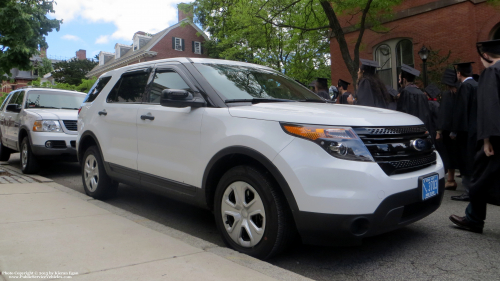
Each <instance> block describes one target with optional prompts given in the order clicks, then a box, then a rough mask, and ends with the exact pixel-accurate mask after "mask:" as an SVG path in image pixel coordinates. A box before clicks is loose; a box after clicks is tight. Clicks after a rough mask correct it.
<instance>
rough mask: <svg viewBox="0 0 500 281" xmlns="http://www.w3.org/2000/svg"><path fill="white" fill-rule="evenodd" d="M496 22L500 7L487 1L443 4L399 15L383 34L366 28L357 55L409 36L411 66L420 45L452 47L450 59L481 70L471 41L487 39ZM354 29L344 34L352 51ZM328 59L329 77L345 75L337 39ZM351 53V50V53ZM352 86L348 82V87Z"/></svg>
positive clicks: (419, 0) (416, 1) (418, 1)
mask: <svg viewBox="0 0 500 281" xmlns="http://www.w3.org/2000/svg"><path fill="white" fill-rule="evenodd" d="M431 2H436V1H435V0H434V1H431V0H407V1H405V2H403V4H402V5H401V6H399V7H397V8H396V9H395V10H396V11H398V10H402V9H407V8H410V7H415V6H419V5H422V4H428V3H431ZM499 23H500V11H499V10H497V9H495V8H493V7H492V6H490V5H489V4H487V3H484V2H483V3H479V4H473V3H472V2H470V1H467V2H462V3H459V4H454V5H451V6H447V7H445V8H441V9H437V10H433V11H430V12H426V13H422V14H418V15H415V16H412V17H407V18H403V19H399V20H396V21H393V22H389V23H386V24H385V25H384V26H386V27H387V28H389V30H390V31H389V32H388V33H387V34H378V33H375V32H373V31H370V30H368V31H366V32H365V35H364V37H363V44H362V48H361V49H360V57H361V58H365V59H374V54H373V48H374V47H375V46H377V45H378V44H380V43H382V42H384V41H387V40H390V39H395V38H410V39H412V41H413V49H414V61H415V68H417V69H419V70H421V63H422V61H421V60H420V57H419V56H418V51H419V50H420V49H421V47H422V45H425V46H427V47H432V48H433V49H434V50H441V54H447V53H448V51H449V50H451V51H452V55H451V58H450V60H451V61H453V60H455V59H460V60H461V61H474V62H476V63H475V64H474V65H473V67H474V72H475V73H480V72H481V71H482V70H483V67H482V64H481V63H480V59H479V56H478V55H477V52H476V47H475V43H476V42H477V41H484V40H489V37H490V36H491V32H492V30H493V29H494V28H495V27H496V26H497V25H498V24H499ZM357 36H358V32H352V33H348V34H346V40H347V42H348V44H349V45H350V46H349V48H350V50H351V52H353V49H354V44H355V42H356V40H357ZM330 51H331V54H332V56H331V62H332V79H333V80H332V81H337V80H338V79H339V78H342V79H344V80H345V79H349V80H348V81H350V80H351V79H350V77H351V76H350V74H349V72H348V71H347V68H346V66H345V63H344V61H343V59H342V56H341V54H340V51H339V47H338V43H337V41H336V40H335V39H332V40H331V44H330ZM351 55H352V56H353V54H352V53H351ZM350 90H352V86H351V89H350Z"/></svg>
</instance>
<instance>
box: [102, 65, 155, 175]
mask: <svg viewBox="0 0 500 281" xmlns="http://www.w3.org/2000/svg"><path fill="white" fill-rule="evenodd" d="M150 73H151V71H150V70H149V69H146V68H141V69H134V70H132V71H129V72H126V73H123V74H122V75H121V77H120V79H119V80H118V81H117V82H116V84H115V85H114V87H113V88H112V90H111V91H110V92H109V94H108V96H107V98H106V101H105V102H104V103H103V104H102V106H100V108H98V111H97V112H95V113H94V114H97V115H98V118H99V125H98V126H96V135H97V138H98V139H99V143H100V146H101V150H102V153H103V156H104V161H106V162H108V163H109V164H110V167H111V166H112V168H113V170H114V171H116V172H121V173H127V172H130V171H133V172H137V124H136V116H137V110H138V107H139V106H140V105H141V103H142V99H143V95H144V92H145V90H146V84H147V82H148V79H149V76H150ZM94 106H96V105H94Z"/></svg>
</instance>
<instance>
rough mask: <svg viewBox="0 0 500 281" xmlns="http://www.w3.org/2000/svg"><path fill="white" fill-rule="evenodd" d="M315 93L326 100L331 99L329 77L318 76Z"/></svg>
mask: <svg viewBox="0 0 500 281" xmlns="http://www.w3.org/2000/svg"><path fill="white" fill-rule="evenodd" d="M315 93H316V94H317V95H318V96H320V97H322V98H324V99H325V100H331V97H330V94H329V89H328V79H326V78H317V79H316V83H315Z"/></svg>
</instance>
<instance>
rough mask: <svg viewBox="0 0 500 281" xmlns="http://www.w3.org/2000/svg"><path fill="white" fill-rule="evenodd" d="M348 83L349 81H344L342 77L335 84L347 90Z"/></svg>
mask: <svg viewBox="0 0 500 281" xmlns="http://www.w3.org/2000/svg"><path fill="white" fill-rule="evenodd" d="M349 85H351V83H349V82H347V81H345V80H342V79H339V83H338V84H337V86H339V88H340V87H342V88H343V89H344V90H347V87H349Z"/></svg>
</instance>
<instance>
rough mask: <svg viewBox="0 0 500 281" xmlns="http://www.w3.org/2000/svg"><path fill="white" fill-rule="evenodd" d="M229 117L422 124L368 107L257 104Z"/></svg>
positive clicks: (237, 109) (319, 122)
mask: <svg viewBox="0 0 500 281" xmlns="http://www.w3.org/2000/svg"><path fill="white" fill-rule="evenodd" d="M229 113H230V114H231V116H233V117H240V118H252V119H261V120H270V121H280V122H291V123H303V124H316V125H334V126H408V125H421V124H422V121H420V119H419V118H417V117H414V116H412V115H409V114H406V113H401V112H398V111H393V110H388V109H381V108H376V107H369V106H357V105H340V104H327V103H325V104H323V103H307V102H300V103H299V102H280V103H259V104H254V105H248V106H234V107H230V108H229Z"/></svg>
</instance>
